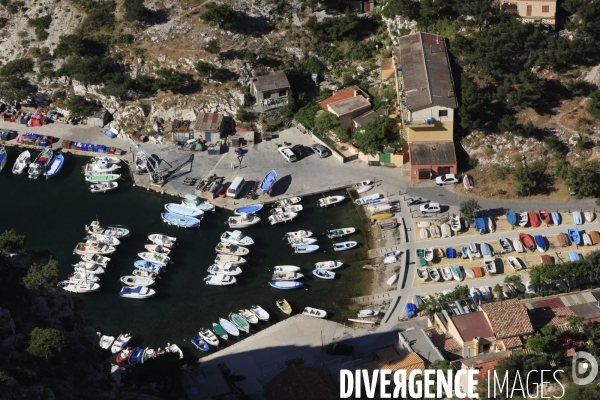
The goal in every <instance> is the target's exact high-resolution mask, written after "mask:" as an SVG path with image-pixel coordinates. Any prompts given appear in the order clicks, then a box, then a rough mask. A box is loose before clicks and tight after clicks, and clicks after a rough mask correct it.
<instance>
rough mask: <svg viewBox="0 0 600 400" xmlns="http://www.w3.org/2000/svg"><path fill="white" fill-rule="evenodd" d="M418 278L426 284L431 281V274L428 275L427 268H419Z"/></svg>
mask: <svg viewBox="0 0 600 400" xmlns="http://www.w3.org/2000/svg"><path fill="white" fill-rule="evenodd" d="M416 273H417V278H419V279H420V280H421V281H422V282H425V281H427V280H428V279H429V274H428V273H427V268H423V267H421V268H417V271H416Z"/></svg>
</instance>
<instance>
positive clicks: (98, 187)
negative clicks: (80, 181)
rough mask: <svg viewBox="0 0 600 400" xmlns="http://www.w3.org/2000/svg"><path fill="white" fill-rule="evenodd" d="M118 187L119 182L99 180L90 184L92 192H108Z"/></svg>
mask: <svg viewBox="0 0 600 400" xmlns="http://www.w3.org/2000/svg"><path fill="white" fill-rule="evenodd" d="M118 187H119V183H118V182H99V183H95V184H93V185H90V186H89V188H90V192H92V193H106V192H108V191H109V190H113V189H116V188H118Z"/></svg>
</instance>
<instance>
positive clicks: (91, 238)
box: [85, 233, 121, 246]
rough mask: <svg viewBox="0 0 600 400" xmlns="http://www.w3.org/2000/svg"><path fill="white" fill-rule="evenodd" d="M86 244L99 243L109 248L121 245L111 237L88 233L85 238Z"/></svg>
mask: <svg viewBox="0 0 600 400" xmlns="http://www.w3.org/2000/svg"><path fill="white" fill-rule="evenodd" d="M85 239H86V240H87V243H90V242H99V243H104V244H107V245H109V246H118V245H120V244H121V241H120V240H119V239H117V238H116V237H113V236H106V235H100V234H98V233H90V234H89V235H87V236H86V237H85Z"/></svg>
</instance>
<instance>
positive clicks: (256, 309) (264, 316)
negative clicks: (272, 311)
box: [250, 305, 271, 322]
mask: <svg viewBox="0 0 600 400" xmlns="http://www.w3.org/2000/svg"><path fill="white" fill-rule="evenodd" d="M250 311H252V313H253V314H254V315H256V316H257V317H258V319H259V320H261V321H263V322H267V321H269V318H271V316H270V315H269V313H268V312H267V311H266V310H265V309H264V308H262V307H261V306H259V305H253V306H250Z"/></svg>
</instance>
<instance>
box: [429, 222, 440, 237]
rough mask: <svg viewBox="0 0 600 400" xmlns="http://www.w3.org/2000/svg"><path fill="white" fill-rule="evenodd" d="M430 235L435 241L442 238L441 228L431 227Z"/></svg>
mask: <svg viewBox="0 0 600 400" xmlns="http://www.w3.org/2000/svg"><path fill="white" fill-rule="evenodd" d="M429 233H430V234H431V237H432V238H434V239H437V238H439V237H440V236H442V235H441V233H440V227H439V226H437V225H431V226H430V227H429Z"/></svg>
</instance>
